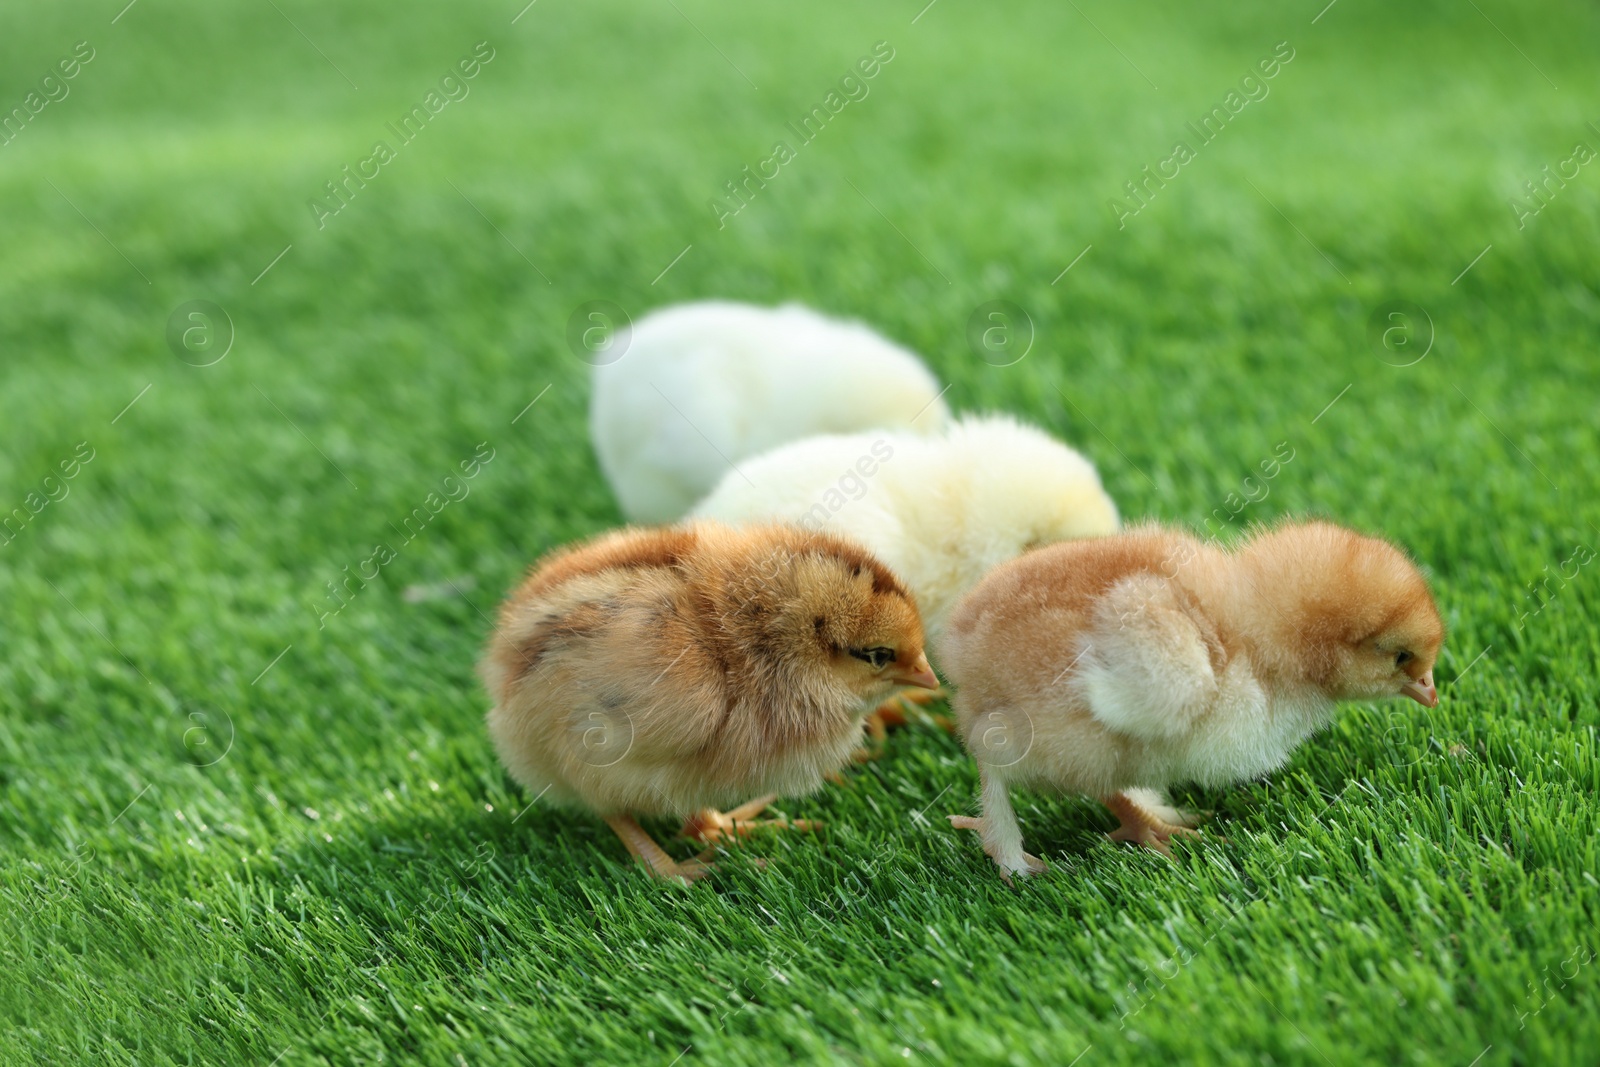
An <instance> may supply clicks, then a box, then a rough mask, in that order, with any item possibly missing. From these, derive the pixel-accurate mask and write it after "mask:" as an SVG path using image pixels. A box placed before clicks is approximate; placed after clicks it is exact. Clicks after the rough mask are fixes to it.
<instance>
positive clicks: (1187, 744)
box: [936, 522, 1444, 874]
mask: <svg viewBox="0 0 1600 1067" xmlns="http://www.w3.org/2000/svg"><path fill="white" fill-rule="evenodd" d="M1443 640H1444V627H1443V623H1442V621H1441V620H1440V617H1439V612H1438V609H1437V608H1436V607H1435V605H1434V602H1433V597H1432V595H1431V594H1430V593H1429V591H1428V587H1427V584H1426V582H1425V581H1424V580H1423V577H1422V575H1421V574H1420V573H1419V572H1418V570H1417V568H1416V566H1415V565H1413V564H1412V563H1411V561H1410V560H1408V559H1407V558H1406V557H1405V555H1404V554H1402V553H1401V552H1400V551H1398V550H1397V549H1395V548H1394V547H1393V546H1391V545H1389V544H1388V543H1387V542H1384V541H1381V540H1377V539H1374V538H1370V537H1363V536H1361V535H1359V534H1356V533H1353V532H1351V531H1349V530H1345V529H1342V528H1340V527H1337V526H1333V525H1330V524H1327V523H1321V522H1312V523H1298V524H1289V525H1285V526H1282V527H1279V528H1277V529H1274V530H1267V531H1261V532H1258V533H1257V534H1256V535H1255V536H1253V537H1252V538H1250V540H1249V541H1247V542H1246V543H1245V544H1244V545H1243V546H1242V547H1240V548H1239V549H1237V550H1236V551H1234V552H1232V553H1229V552H1225V551H1222V550H1220V549H1218V548H1215V547H1213V546H1211V545H1208V544H1203V543H1201V542H1199V541H1197V540H1195V539H1194V538H1192V537H1189V536H1187V535H1186V534H1183V533H1179V532H1175V531H1168V530H1163V529H1161V528H1158V527H1153V526H1152V527H1142V528H1139V529H1136V530H1132V531H1129V532H1127V533H1124V534H1122V535H1120V536H1117V537H1110V538H1104V539H1100V540H1096V541H1085V542H1078V543H1073V544H1062V545H1056V546H1053V547H1050V548H1046V549H1041V550H1040V551H1037V552H1033V553H1030V554H1028V555H1026V556H1024V557H1022V558H1021V559H1019V560H1015V561H1013V562H1011V563H1009V564H1006V565H1004V566H1002V567H999V568H997V569H996V570H995V571H994V572H993V573H992V574H991V575H989V576H988V577H987V578H986V579H985V580H984V581H983V582H982V583H981V584H980V585H978V586H977V588H975V589H974V590H973V591H972V592H971V593H970V594H969V595H968V596H967V597H966V598H965V599H964V600H963V601H962V602H961V604H960V605H959V606H958V607H957V608H956V610H955V611H954V613H953V614H952V615H951V618H950V621H949V623H948V625H947V627H946V629H945V633H944V636H943V638H942V639H941V641H940V643H939V644H938V646H937V647H936V651H937V652H938V654H939V658H940V665H941V668H942V669H943V671H944V673H945V675H946V677H948V678H949V680H950V681H951V682H953V683H954V684H955V685H956V686H957V689H958V691H957V693H956V696H955V699H954V701H953V704H954V707H955V710H956V712H957V714H958V716H959V718H960V724H961V732H962V735H963V737H964V739H965V741H966V744H967V747H968V749H969V750H970V751H971V752H972V753H973V755H974V756H975V757H976V758H977V759H978V762H979V764H980V768H981V771H982V774H983V778H984V808H985V812H984V819H983V820H982V824H981V826H980V825H972V827H971V828H974V829H981V830H982V832H983V833H984V840H985V847H986V849H987V850H988V851H989V852H990V854H991V856H993V857H994V858H995V861H996V862H997V863H998V864H999V865H1000V867H1001V870H1002V872H1003V873H1005V874H1011V873H1025V872H1026V871H1028V870H1030V869H1037V868H1036V866H1034V865H1031V864H1030V863H1028V862H1027V861H1026V860H1025V859H1024V856H1025V854H1024V853H1023V852H1022V850H1021V849H1022V842H1021V833H1020V831H1019V830H1017V828H1016V823H1015V819H1014V817H1013V816H1012V815H1011V812H1010V807H1009V803H1008V802H1007V800H1006V798H1005V791H1006V789H1007V787H1008V786H1010V785H1022V786H1027V787H1032V788H1039V789H1046V790H1051V791H1063V792H1073V793H1082V794H1086V795H1088V796H1092V797H1098V798H1101V799H1103V800H1105V801H1106V802H1107V803H1108V804H1109V805H1110V806H1112V808H1113V810H1116V811H1118V813H1119V814H1121V815H1123V818H1124V824H1125V825H1124V829H1126V828H1127V826H1128V825H1129V819H1130V817H1132V818H1135V819H1136V821H1138V820H1144V821H1145V822H1148V823H1149V825H1153V826H1156V827H1157V831H1156V832H1155V833H1154V834H1152V833H1151V832H1150V831H1149V826H1147V825H1145V822H1141V823H1140V827H1141V828H1140V833H1144V834H1145V835H1146V836H1144V837H1140V836H1137V835H1133V836H1131V838H1130V839H1135V840H1145V841H1146V843H1152V844H1156V846H1157V847H1164V846H1165V840H1166V838H1165V836H1161V835H1163V834H1167V833H1170V832H1171V831H1174V830H1176V829H1178V827H1174V826H1165V829H1164V830H1163V829H1161V828H1160V827H1161V826H1162V825H1163V823H1162V820H1161V819H1148V818H1147V817H1148V816H1150V814H1151V812H1152V811H1153V810H1154V809H1155V808H1156V806H1157V805H1158V804H1159V800H1158V799H1155V800H1150V802H1149V803H1145V802H1143V801H1140V800H1138V796H1144V797H1145V798H1147V799H1148V798H1150V797H1156V796H1157V794H1156V793H1153V792H1151V791H1159V790H1161V789H1163V788H1165V787H1167V786H1169V785H1174V784H1178V783H1181V782H1198V783H1201V784H1204V785H1209V786H1224V785H1229V784H1232V783H1235V782H1239V781H1242V780H1246V779H1250V778H1254V777H1258V776H1260V775H1263V774H1266V773H1268V772H1270V771H1273V770H1275V769H1277V768H1278V767H1280V766H1281V765H1282V764H1283V763H1284V761H1285V760H1286V759H1287V758H1288V756H1289V754H1290V753H1291V752H1292V751H1293V749H1294V747H1295V746H1296V745H1298V744H1299V743H1300V742H1301V741H1303V740H1304V739H1305V738H1307V737H1308V736H1310V735H1311V734H1312V733H1313V732H1314V731H1316V730H1317V729H1319V728H1320V727H1322V726H1324V725H1326V724H1327V723H1328V722H1329V721H1330V720H1331V718H1332V714H1333V710H1334V703H1335V701H1337V700H1342V699H1356V700H1360V699H1376V698H1381V697H1387V696H1401V695H1404V696H1410V697H1412V698H1413V699H1416V700H1418V701H1419V702H1421V703H1423V704H1426V705H1429V706H1431V705H1432V704H1433V703H1434V702H1436V701H1437V696H1436V693H1435V690H1434V687H1433V674H1432V669H1433V664H1434V661H1435V659H1436V658H1437V656H1438V654H1439V649H1440V646H1441V644H1442V642H1443ZM1130 797H1133V798H1134V799H1133V800H1130V799H1129V798H1130ZM1161 810H1163V811H1167V812H1169V813H1170V812H1171V809H1166V808H1162V809H1161ZM1127 812H1132V813H1133V815H1132V816H1130V815H1129V814H1127ZM957 820H958V824H959V825H968V824H969V823H971V820H963V819H961V817H957ZM1166 821H1167V822H1172V821H1173V820H1171V819H1168V820H1166ZM1152 837H1154V838H1155V839H1154V840H1153V839H1152Z"/></svg>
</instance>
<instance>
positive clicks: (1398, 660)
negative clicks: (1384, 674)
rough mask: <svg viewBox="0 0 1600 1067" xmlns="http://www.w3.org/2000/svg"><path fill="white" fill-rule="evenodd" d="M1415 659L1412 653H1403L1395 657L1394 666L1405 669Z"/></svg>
mask: <svg viewBox="0 0 1600 1067" xmlns="http://www.w3.org/2000/svg"><path fill="white" fill-rule="evenodd" d="M1413 658H1414V657H1413V656H1412V655H1411V653H1409V652H1401V653H1399V654H1398V655H1396V656H1395V658H1394V665H1395V666H1396V667H1404V666H1405V665H1406V664H1407V663H1410V662H1411V660H1412V659H1413Z"/></svg>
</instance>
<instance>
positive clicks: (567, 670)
mask: <svg viewBox="0 0 1600 1067" xmlns="http://www.w3.org/2000/svg"><path fill="white" fill-rule="evenodd" d="M481 670H482V674H483V678H484V681H485V683H486V684H487V686H488V689H489V692H490V694H491V696H492V697H493V699H494V707H493V709H492V710H491V711H490V712H489V717H488V721H489V733H490V735H491V736H492V737H493V739H494V743H495V748H496V749H497V750H498V751H499V753H500V758H501V760H502V761H503V762H504V763H505V765H506V768H507V769H508V770H509V771H510V772H511V774H512V776H513V777H514V778H516V779H517V780H518V781H519V782H521V783H522V784H523V785H524V786H526V787H527V788H528V789H529V790H531V791H532V792H534V793H535V794H537V795H538V796H541V797H548V799H549V800H550V801H551V802H552V803H555V804H559V805H564V806H569V807H578V808H586V809H588V810H590V811H592V812H594V813H595V814H597V815H599V816H601V817H602V818H603V819H605V821H606V822H607V823H608V824H609V825H610V826H611V828H612V829H613V830H615V831H616V833H617V836H618V837H620V838H621V839H622V842H623V844H624V845H626V846H627V848H628V851H629V852H631V853H633V855H634V856H635V857H637V858H638V859H639V860H641V861H643V863H644V864H645V865H646V866H647V868H648V869H649V870H650V872H651V873H652V874H654V875H656V876H657V877H661V878H671V879H679V880H682V881H686V882H687V881H694V880H695V879H698V878H700V877H702V876H703V875H704V874H706V873H707V871H709V870H710V865H709V864H708V863H706V862H704V855H702V858H701V859H699V860H689V861H687V862H683V863H679V862H676V861H674V860H673V859H672V858H671V857H669V856H668V855H667V854H666V853H665V852H664V851H663V850H662V849H661V847H660V846H659V845H657V844H656V842H655V841H653V840H652V839H651V838H650V837H649V835H647V834H646V833H645V832H644V830H643V829H642V828H641V827H640V826H639V824H638V823H637V822H636V821H634V816H635V815H674V816H682V817H685V818H687V819H688V820H689V821H688V824H687V825H686V828H685V832H686V833H692V834H695V835H696V836H699V837H700V838H701V839H702V840H714V839H716V838H717V837H719V836H722V834H723V833H725V832H736V833H742V832H744V831H745V830H746V829H748V827H749V825H751V823H750V822H749V821H748V820H750V819H752V818H753V817H754V816H755V815H756V814H757V813H758V812H759V811H760V810H761V808H763V807H765V806H766V804H768V803H770V802H771V801H772V800H773V799H775V798H776V795H778V794H784V795H794V794H803V793H809V792H812V791H814V790H815V789H816V788H817V787H818V786H819V785H820V784H821V782H822V779H823V776H824V775H826V774H828V773H830V772H832V771H836V770H838V769H839V768H841V767H843V766H845V765H846V764H847V763H849V762H850V756H851V752H852V751H853V750H854V748H855V747H856V744H857V743H858V740H859V738H860V736H861V724H862V720H863V718H865V716H866V714H867V713H868V712H869V711H871V710H872V708H873V706H874V705H875V704H876V703H877V702H878V701H880V700H882V699H883V698H884V697H886V696H887V695H888V694H889V693H890V692H891V691H892V690H894V689H895V688H896V687H897V686H901V685H918V686H924V687H927V688H933V687H935V686H937V685H938V679H937V678H935V677H934V674H933V672H932V670H930V669H929V667H928V661H927V657H926V656H925V655H924V654H923V648H922V623H921V621H920V618H919V616H918V614H917V607H916V602H915V601H914V600H913V599H912V596H911V594H910V593H909V592H908V591H907V590H906V589H905V587H904V586H903V585H901V583H900V581H899V580H898V579H897V578H896V577H895V576H894V575H893V574H891V573H890V572H889V570H888V569H887V568H886V567H884V566H883V565H882V564H881V563H879V562H878V561H877V560H876V559H874V558H873V557H872V556H870V555H868V554H867V553H866V551H865V550H863V549H861V548H859V547H856V546H854V545H852V544H850V543H849V542H846V541H843V540H840V539H838V538H833V537H829V536H826V535H822V534H815V533H808V532H805V531H802V530H799V529H797V528H794V527H787V526H779V525H767V526H752V527H743V528H739V529H734V528H731V527H727V526H723V525H721V524H718V523H710V522H705V523H698V524H694V525H690V526H681V527H669V528H663V529H628V530H622V531H619V532H616V533H612V534H607V535H605V536H602V537H599V538H596V539H595V540H593V541H590V542H588V543H586V544H582V545H578V546H576V547H571V548H567V549H562V550H558V551H556V552H554V553H552V554H551V555H549V556H548V557H546V558H545V559H544V560H543V561H541V562H540V563H539V564H537V565H536V566H535V567H534V569H533V571H532V572H531V573H530V575H529V576H528V578H527V579H526V580H525V581H524V582H523V583H522V585H521V586H520V587H518V588H517V589H516V590H515V591H514V592H513V593H512V594H511V596H510V597H509V598H508V599H507V600H506V603H505V604H504V606H503V607H502V608H501V611H500V620H499V625H498V626H497V628H496V630H495V633H494V635H493V637H492V638H491V639H490V642H489V648H488V652H487V654H486V655H485V657H484V659H483V662H482V666H481ZM755 794H768V795H765V796H762V797H761V798H760V799H758V800H755V801H751V802H750V803H746V804H742V805H741V806H740V807H738V808H736V809H734V810H733V811H729V812H727V813H726V814H723V813H722V812H721V811H718V810H716V809H720V808H723V807H725V806H727V805H730V804H738V803H739V802H740V801H746V800H749V798H750V797H751V796H752V795H755Z"/></svg>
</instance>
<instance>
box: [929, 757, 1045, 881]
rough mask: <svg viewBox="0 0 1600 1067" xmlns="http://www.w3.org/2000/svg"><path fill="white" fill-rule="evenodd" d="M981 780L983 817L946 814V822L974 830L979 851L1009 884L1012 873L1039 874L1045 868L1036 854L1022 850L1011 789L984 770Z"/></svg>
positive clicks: (1024, 875)
mask: <svg viewBox="0 0 1600 1067" xmlns="http://www.w3.org/2000/svg"><path fill="white" fill-rule="evenodd" d="M980 776H981V778H982V781H983V818H981V819H974V818H972V817H971V816H968V815H952V816H950V825H951V826H954V827H955V828H956V829H958V830H974V831H976V832H977V833H978V836H979V837H981V838H982V839H983V851H984V852H986V853H988V855H989V858H990V859H992V860H994V863H995V866H996V867H999V868H1000V877H1001V879H1002V880H1003V881H1004V882H1005V883H1006V885H1010V884H1011V876H1012V875H1014V874H1017V875H1021V876H1022V877H1024V878H1026V877H1027V876H1028V875H1030V874H1040V873H1042V872H1044V871H1045V870H1046V869H1047V868H1046V867H1045V865H1044V861H1043V860H1041V859H1040V858H1039V857H1038V856H1030V855H1029V854H1028V853H1026V852H1024V851H1023V850H1022V827H1020V826H1018V825H1017V815H1016V812H1014V811H1012V810H1011V791H1010V790H1009V789H1007V788H1006V784H1005V783H1004V782H1002V781H1001V780H1000V779H999V778H997V777H996V776H994V775H992V774H990V773H989V772H988V771H987V770H985V771H982V772H980Z"/></svg>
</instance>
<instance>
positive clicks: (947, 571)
mask: <svg viewBox="0 0 1600 1067" xmlns="http://www.w3.org/2000/svg"><path fill="white" fill-rule="evenodd" d="M740 470H741V471H742V472H743V473H742V475H741V473H740V472H738V471H734V472H729V473H728V475H727V476H725V477H724V478H723V479H722V481H721V482H720V483H719V484H718V485H717V488H716V489H715V490H714V491H713V492H712V493H711V495H710V496H708V497H707V498H706V499H705V500H704V501H702V502H701V503H700V504H699V505H697V506H696V507H695V509H694V514H695V515H696V516H699V517H702V518H712V519H718V520H721V521H724V522H750V521H767V520H773V519H779V520H787V521H791V522H797V523H800V524H801V525H803V526H805V527H806V528H808V529H821V530H825V531H827V532H828V533H833V534H837V535H839V536H842V537H846V538H850V539H852V540H855V541H859V542H860V543H861V544H863V545H865V546H866V547H867V548H868V549H869V550H870V551H871V552H872V553H873V554H875V555H876V556H878V557H879V558H880V559H882V560H883V561H884V562H885V563H886V564H887V565H888V566H889V567H890V568H891V569H892V570H893V571H894V572H895V573H896V574H898V575H900V576H901V577H902V578H903V579H904V580H905V581H906V583H907V584H908V585H909V586H910V587H911V590H912V592H914V593H915V594H916V597H917V603H918V604H919V605H920V606H921V608H922V618H923V625H924V626H926V627H927V631H928V635H929V641H930V642H933V641H934V640H935V639H936V637H937V636H938V634H939V632H940V630H941V629H942V628H943V626H944V620H945V617H946V616H947V615H948V614H949V612H950V609H951V608H953V607H954V606H955V603H956V601H957V599H959V598H960V597H961V595H962V594H963V593H965V592H966V591H967V590H968V589H970V588H971V587H972V586H973V585H975V584H977V582H978V580H979V579H980V578H982V577H983V575H984V574H985V573H986V572H987V571H988V570H989V569H990V568H992V567H994V566H995V565H996V564H999V563H1003V562H1005V561H1006V560H1009V559H1012V558H1014V557H1016V556H1018V555H1020V554H1021V553H1023V552H1024V551H1026V550H1028V549H1029V548H1033V547H1036V546H1038V545H1043V544H1051V543H1054V542H1056V541H1062V540H1068V539H1072V538H1079V537H1095V536H1099V535H1103V534H1109V533H1112V532H1114V531H1115V530H1116V528H1117V509H1116V506H1115V505H1114V504H1112V502H1111V499H1110V497H1108V496H1107V495H1106V493H1105V490H1104V489H1103V488H1101V485H1100V478H1099V475H1097V474H1096V473H1095V469H1094V466H1093V465H1092V464H1091V463H1090V462H1089V461H1088V460H1087V459H1085V458H1084V457H1083V456H1081V455H1079V454H1078V453H1077V452H1074V451H1073V450H1072V449H1070V448H1068V447H1067V446H1066V445H1063V444H1062V443H1060V442H1059V441H1057V440H1055V439H1054V438H1052V437H1050V436H1049V435H1048V434H1046V433H1044V432H1042V431H1040V430H1036V429H1034V428H1032V427H1030V426H1024V425H1022V424H1020V423H1018V422H1017V421H1016V420H1014V419H1011V418H1009V417H1006V416H982V417H978V416H967V417H964V418H962V419H960V420H958V421H956V422H955V423H953V424H951V425H950V427H949V428H948V429H947V430H946V431H945V432H944V433H943V434H940V435H937V436H932V437H924V436H920V435H917V434H910V433H894V432H891V431H887V430H885V431H875V432H869V433H860V434H851V435H841V436H829V437H814V438H810V439H807V440H804V441H796V442H794V443H792V444H788V445H784V446H783V447H781V448H778V449H774V450H773V451H771V452H769V453H767V454H765V455H763V456H759V457H757V458H756V459H753V460H750V461H748V462H746V463H743V464H741V465H740Z"/></svg>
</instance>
